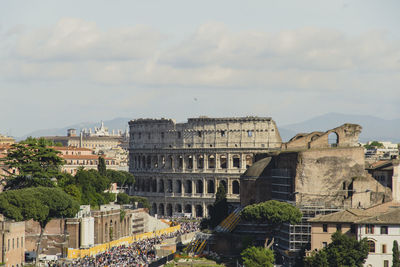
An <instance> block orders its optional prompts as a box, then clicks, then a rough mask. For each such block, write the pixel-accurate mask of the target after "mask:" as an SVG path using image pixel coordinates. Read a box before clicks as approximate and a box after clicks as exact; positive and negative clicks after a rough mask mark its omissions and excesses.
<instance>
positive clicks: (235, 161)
mask: <svg viewBox="0 0 400 267" xmlns="http://www.w3.org/2000/svg"><path fill="white" fill-rule="evenodd" d="M232 166H233V168H240V157H239V156H238V155H234V156H233V157H232Z"/></svg>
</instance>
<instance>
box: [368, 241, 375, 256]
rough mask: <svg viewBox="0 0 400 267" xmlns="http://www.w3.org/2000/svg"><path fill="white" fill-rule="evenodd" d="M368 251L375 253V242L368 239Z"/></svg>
mask: <svg viewBox="0 0 400 267" xmlns="http://www.w3.org/2000/svg"><path fill="white" fill-rule="evenodd" d="M368 252H370V253H375V242H374V241H372V240H368Z"/></svg>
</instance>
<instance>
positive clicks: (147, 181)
mask: <svg viewBox="0 0 400 267" xmlns="http://www.w3.org/2000/svg"><path fill="white" fill-rule="evenodd" d="M150 187H151V184H150V179H149V178H147V179H146V192H150Z"/></svg>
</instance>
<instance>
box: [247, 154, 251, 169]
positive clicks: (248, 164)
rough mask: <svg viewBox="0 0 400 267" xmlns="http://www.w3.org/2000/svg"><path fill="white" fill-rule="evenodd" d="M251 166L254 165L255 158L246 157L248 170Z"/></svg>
mask: <svg viewBox="0 0 400 267" xmlns="http://www.w3.org/2000/svg"><path fill="white" fill-rule="evenodd" d="M251 165H253V156H252V155H246V169H248V168H249V167H250V166H251Z"/></svg>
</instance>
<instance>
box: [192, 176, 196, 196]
mask: <svg viewBox="0 0 400 267" xmlns="http://www.w3.org/2000/svg"><path fill="white" fill-rule="evenodd" d="M191 181H192V196H193V195H194V193H195V192H196V181H193V179H191Z"/></svg>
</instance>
